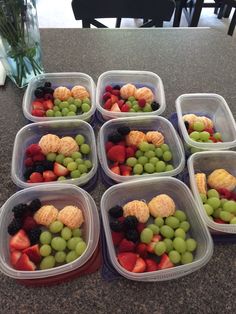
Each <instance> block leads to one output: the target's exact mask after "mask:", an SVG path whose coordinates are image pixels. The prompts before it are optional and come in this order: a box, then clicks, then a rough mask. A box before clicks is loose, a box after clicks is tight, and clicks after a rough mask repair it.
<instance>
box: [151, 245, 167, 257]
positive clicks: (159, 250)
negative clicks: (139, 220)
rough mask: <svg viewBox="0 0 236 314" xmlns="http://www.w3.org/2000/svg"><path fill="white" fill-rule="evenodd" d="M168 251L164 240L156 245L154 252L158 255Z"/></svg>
mask: <svg viewBox="0 0 236 314" xmlns="http://www.w3.org/2000/svg"><path fill="white" fill-rule="evenodd" d="M165 251H166V244H165V242H164V241H159V242H157V243H156V244H155V246H154V252H155V254H156V255H157V256H161V255H162V254H164V253H165Z"/></svg>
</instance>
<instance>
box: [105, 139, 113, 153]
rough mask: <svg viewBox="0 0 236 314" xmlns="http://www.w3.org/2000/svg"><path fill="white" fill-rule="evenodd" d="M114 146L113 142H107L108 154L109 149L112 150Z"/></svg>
mask: <svg viewBox="0 0 236 314" xmlns="http://www.w3.org/2000/svg"><path fill="white" fill-rule="evenodd" d="M112 146H114V144H113V143H112V142H111V141H108V142H106V144H105V149H106V152H108V151H109V149H110V148H112Z"/></svg>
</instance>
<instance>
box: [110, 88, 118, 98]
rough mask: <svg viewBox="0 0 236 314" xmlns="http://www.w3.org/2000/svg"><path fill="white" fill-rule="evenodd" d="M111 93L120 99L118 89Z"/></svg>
mask: <svg viewBox="0 0 236 314" xmlns="http://www.w3.org/2000/svg"><path fill="white" fill-rule="evenodd" d="M111 93H112V95H115V96H117V97H120V91H119V90H118V89H113V90H112V92H111Z"/></svg>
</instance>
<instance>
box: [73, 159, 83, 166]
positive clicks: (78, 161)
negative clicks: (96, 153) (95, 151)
mask: <svg viewBox="0 0 236 314" xmlns="http://www.w3.org/2000/svg"><path fill="white" fill-rule="evenodd" d="M75 162H76V163H77V165H82V164H83V163H84V160H83V159H81V158H77V159H76V160H75Z"/></svg>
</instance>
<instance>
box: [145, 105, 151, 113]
mask: <svg viewBox="0 0 236 314" xmlns="http://www.w3.org/2000/svg"><path fill="white" fill-rule="evenodd" d="M143 112H152V106H151V105H150V104H146V105H145V107H144V108H143Z"/></svg>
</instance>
